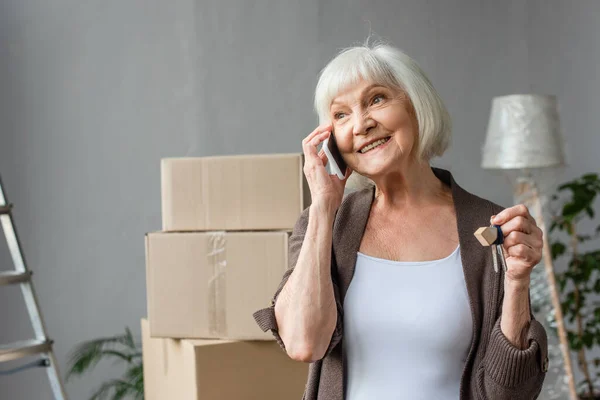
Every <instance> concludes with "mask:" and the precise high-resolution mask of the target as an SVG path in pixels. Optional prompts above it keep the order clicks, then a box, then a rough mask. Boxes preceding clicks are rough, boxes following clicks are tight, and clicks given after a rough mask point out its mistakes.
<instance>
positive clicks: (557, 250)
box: [551, 242, 567, 260]
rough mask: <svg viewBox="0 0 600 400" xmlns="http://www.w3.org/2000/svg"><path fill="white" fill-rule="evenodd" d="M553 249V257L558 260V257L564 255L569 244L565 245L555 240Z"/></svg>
mask: <svg viewBox="0 0 600 400" xmlns="http://www.w3.org/2000/svg"><path fill="white" fill-rule="evenodd" d="M551 250H552V259H554V260H556V259H557V258H558V257H560V256H561V255H563V254H564V253H565V251H566V250H567V246H565V245H564V244H563V243H561V242H554V243H552V247H551Z"/></svg>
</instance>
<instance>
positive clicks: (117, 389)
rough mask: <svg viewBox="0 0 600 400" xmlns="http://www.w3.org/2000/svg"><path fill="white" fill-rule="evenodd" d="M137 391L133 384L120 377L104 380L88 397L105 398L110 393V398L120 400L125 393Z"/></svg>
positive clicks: (102, 399)
mask: <svg viewBox="0 0 600 400" xmlns="http://www.w3.org/2000/svg"><path fill="white" fill-rule="evenodd" d="M136 393H137V391H136V388H135V386H133V385H132V384H130V383H129V382H126V381H124V380H121V379H111V380H109V381H107V382H104V383H103V384H102V385H101V386H100V387H99V388H98V389H97V390H96V391H95V392H94V393H93V394H92V396H91V397H90V400H105V399H108V398H109V396H111V395H112V400H120V399H123V398H125V397H126V396H127V395H130V394H132V395H135V394H136Z"/></svg>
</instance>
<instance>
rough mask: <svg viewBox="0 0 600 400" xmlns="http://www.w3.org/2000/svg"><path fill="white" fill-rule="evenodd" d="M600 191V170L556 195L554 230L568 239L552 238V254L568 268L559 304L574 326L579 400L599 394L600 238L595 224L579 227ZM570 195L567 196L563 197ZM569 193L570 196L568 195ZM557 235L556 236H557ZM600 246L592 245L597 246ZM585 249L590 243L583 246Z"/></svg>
mask: <svg viewBox="0 0 600 400" xmlns="http://www.w3.org/2000/svg"><path fill="white" fill-rule="evenodd" d="M599 193H600V180H599V179H598V174H586V175H583V176H582V177H580V178H577V179H574V180H572V181H570V182H567V183H565V184H563V185H561V186H560V187H559V188H558V194H556V195H554V196H553V197H552V200H553V202H554V204H556V203H558V204H559V206H560V207H559V211H558V212H556V213H555V215H554V219H553V222H552V225H551V227H550V232H557V233H558V232H562V234H560V236H562V237H566V238H567V239H566V240H565V242H566V243H563V241H561V240H559V239H555V240H554V241H553V242H552V245H551V250H552V258H553V259H555V260H560V261H563V260H564V261H565V262H566V263H567V268H566V270H565V271H564V272H563V273H560V274H556V281H557V284H558V287H559V290H560V292H561V297H562V298H561V305H562V311H563V314H564V318H565V321H566V322H568V323H569V324H570V325H571V327H572V328H571V329H567V337H568V341H569V347H570V349H571V351H573V352H574V353H576V355H577V364H578V366H579V369H580V370H581V372H582V374H583V377H584V378H583V380H582V381H581V382H579V383H578V385H577V387H578V391H579V396H580V399H586V400H588V399H589V400H591V399H594V400H596V399H600V390H599V389H597V387H598V385H597V382H598V377H599V376H600V373H598V372H597V371H596V370H597V369H598V367H600V358H594V359H590V358H589V357H590V356H589V353H588V352H587V350H591V349H592V348H594V347H595V346H597V345H600V301H598V300H597V297H598V296H597V295H598V294H600V250H598V248H599V246H598V243H597V239H598V237H599V235H600V225H599V226H598V227H592V233H591V234H590V233H588V234H585V233H582V232H580V230H579V229H580V227H579V224H580V222H582V220H584V219H591V220H592V222H593V221H594V217H595V215H596V212H595V211H594V202H595V200H596V197H597V195H598V194H599ZM565 195H566V196H565ZM565 197H566V198H565ZM554 236H555V237H556V236H558V235H556V234H555V235H554ZM594 247H595V248H596V249H593V248H594ZM584 248H592V249H591V250H587V251H585V250H584Z"/></svg>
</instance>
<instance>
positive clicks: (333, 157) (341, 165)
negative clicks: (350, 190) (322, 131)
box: [323, 131, 348, 180]
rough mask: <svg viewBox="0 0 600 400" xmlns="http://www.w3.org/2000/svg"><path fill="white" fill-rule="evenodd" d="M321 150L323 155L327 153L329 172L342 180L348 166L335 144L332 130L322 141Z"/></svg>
mask: <svg viewBox="0 0 600 400" xmlns="http://www.w3.org/2000/svg"><path fill="white" fill-rule="evenodd" d="M323 151H325V155H327V161H328V164H329V165H330V168H331V172H333V173H334V174H336V175H337V177H338V178H340V180H343V179H344V178H345V177H346V170H347V168H348V166H347V165H346V162H345V161H344V159H343V158H342V153H340V149H339V148H338V146H337V142H336V141H335V136H334V134H333V131H331V134H330V135H329V137H328V138H327V139H325V140H324V141H323Z"/></svg>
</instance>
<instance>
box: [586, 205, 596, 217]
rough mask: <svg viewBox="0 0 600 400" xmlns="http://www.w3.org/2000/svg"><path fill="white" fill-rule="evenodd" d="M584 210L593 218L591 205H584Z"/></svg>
mask: <svg viewBox="0 0 600 400" xmlns="http://www.w3.org/2000/svg"><path fill="white" fill-rule="evenodd" d="M585 212H586V213H587V215H589V217H590V218H594V209H593V208H592V207H589V206H588V207H586V208H585Z"/></svg>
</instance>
